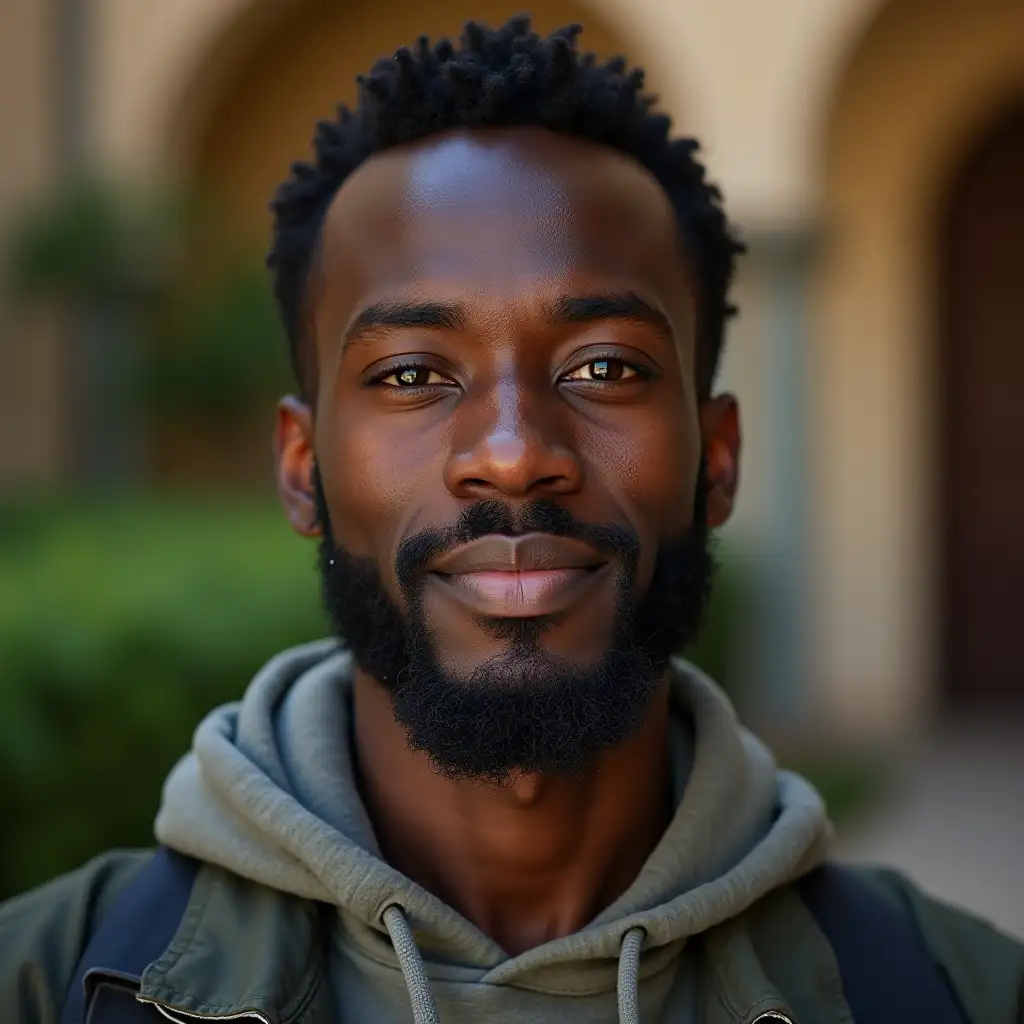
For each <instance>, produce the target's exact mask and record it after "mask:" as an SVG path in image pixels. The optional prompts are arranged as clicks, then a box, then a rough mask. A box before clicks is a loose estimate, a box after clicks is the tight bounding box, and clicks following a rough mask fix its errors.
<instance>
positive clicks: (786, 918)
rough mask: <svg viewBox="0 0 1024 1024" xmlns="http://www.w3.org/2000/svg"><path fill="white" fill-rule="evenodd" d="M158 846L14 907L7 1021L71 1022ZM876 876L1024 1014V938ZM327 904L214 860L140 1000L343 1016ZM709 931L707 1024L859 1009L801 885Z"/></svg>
mask: <svg viewBox="0 0 1024 1024" xmlns="http://www.w3.org/2000/svg"><path fill="white" fill-rule="evenodd" d="M148 856H150V854H149V853H147V852H115V853H110V854H106V855H104V856H102V857H100V858H98V859H96V860H94V861H92V862H91V863H89V864H87V865H86V866H85V867H83V868H81V869H80V870H78V871H76V872H74V873H72V874H69V875H65V876H63V877H61V878H58V879H57V880H55V881H53V882H50V883H49V884H47V885H45V886H43V887H42V888H40V889H37V890H35V891H33V892H30V893H27V894H26V895H23V896H20V897H18V898H16V899H14V900H12V901H10V902H8V903H6V904H4V905H3V906H0V1008H2V1020H3V1021H4V1024H57V1022H58V1021H59V1018H60V1013H61V1008H62V1006H63V1004H64V1000H65V997H66V994H67V990H68V987H69V985H70V982H71V978H72V975H73V973H74V971H75V968H76V965H77V963H78V961H79V959H80V957H81V955H82V953H83V950H84V948H85V945H86V943H87V942H88V940H89V938H90V936H91V935H92V933H93V932H94V930H95V929H96V927H97V925H98V922H99V921H100V920H101V919H102V917H103V915H104V913H105V912H106V911H107V910H108V909H109V908H110V906H111V905H112V903H113V901H114V900H115V899H116V897H117V894H118V893H119V892H120V891H121V890H122V889H123V887H124V886H125V885H126V884H127V883H128V882H130V881H131V879H132V878H133V877H134V875H135V873H136V872H137V871H138V870H139V869H140V868H141V866H142V865H143V864H144V863H145V861H146V859H147V857H148ZM864 875H865V878H866V880H867V881H869V883H870V884H872V885H874V886H875V887H876V888H878V890H879V891H880V892H881V893H882V894H883V895H884V896H885V897H886V898H887V899H890V900H892V901H893V903H894V905H896V906H897V907H899V908H900V909H901V911H903V912H905V913H907V914H909V915H911V916H912V918H913V919H914V920H915V922H916V924H917V926H918V928H919V929H920V932H921V934H922V935H923V936H924V939H925V942H926V944H927V947H928V949H929V951H930V952H931V954H932V956H933V958H934V959H935V961H936V962H937V963H938V964H940V965H941V966H942V967H943V968H944V969H945V971H946V972H947V975H948V977H949V979H950V980H951V982H952V985H953V987H954V989H955V991H956V993H957V995H958V996H959V999H960V1002H961V1004H962V1006H963V1008H964V1010H965V1012H966V1015H967V1017H968V1018H969V1020H970V1021H971V1022H973V1024H1024V946H1022V945H1021V944H1019V943H1018V942H1016V941H1015V940H1013V939H1011V938H1009V937H1008V936H1005V935H1003V934H1001V933H999V932H998V931H996V930H995V929H993V928H992V927H990V926H989V925H987V924H984V923H983V922H981V921H978V920H976V919H975V918H973V917H971V916H969V915H967V914H964V913H963V912H961V911H958V910H954V909H952V908H950V907H947V906H945V905H943V904H942V903H939V902H937V901H935V900H932V899H930V898H928V897H926V896H925V895H923V894H922V893H921V892H920V890H918V889H917V888H915V887H914V886H913V885H912V884H910V883H909V882H908V881H906V879H904V878H903V877H901V876H900V875H898V874H896V873H895V872H891V871H881V870H871V871H865V872H864ZM321 914H322V910H321V909H320V908H319V907H318V905H317V904H315V903H312V902H309V901H306V900H303V899H300V898H298V897H296V896H291V895H287V894H284V893H279V892H276V891H274V890H271V889H268V888H266V887H263V886H260V885H258V884H256V883H254V882H249V881H246V880H244V879H242V878H240V877H238V876H236V875H233V874H230V873H229V872H226V871H224V870H222V869H220V868H214V867H211V866H204V867H203V868H202V869H201V870H200V872H199V874H198V876H197V878H196V881H195V884H194V886H193V889H192V895H191V898H190V901H189V903H188V906H187V908H186V911H185V913H184V915H183V917H182V921H181V924H180V926H179V928H178V931H177V934H176V936H175V938H174V940H173V941H172V943H171V945H170V946H169V947H168V949H167V950H166V952H165V953H164V954H163V955H162V956H161V957H159V958H158V959H157V960H156V961H155V962H154V963H152V964H151V965H150V967H149V968H148V969H147V970H146V972H145V974H144V976H143V980H142V989H141V993H140V998H141V999H143V1000H146V1001H151V1002H153V1003H156V1004H158V1005H159V1006H160V1007H162V1008H163V1009H165V1010H166V1011H168V1012H167V1013H166V1015H167V1016H169V1017H170V1019H172V1020H180V1021H188V1020H193V1021H194V1020H195V1019H196V1017H197V1016H198V1017H201V1018H204V1019H207V1018H212V1019H222V1020H247V1019H251V1020H253V1021H256V1022H260V1021H262V1022H268V1024H330V1022H332V1021H333V1014H334V1005H335V1004H334V1001H333V999H332V994H331V992H330V984H329V982H328V981H327V971H326V965H325V952H324V942H323V935H322V933H323V928H322V924H321ZM698 941H699V943H700V948H701V952H700V956H699V959H698V963H699V968H698V976H697V984H696V988H697V992H698V1007H697V1022H698V1024H754V1022H755V1021H761V1022H764V1024H769V1022H776V1024H778V1022H780V1021H791V1022H794V1024H849V1022H850V1021H851V1020H852V1017H851V1015H850V1010H849V1007H848V1006H847V1004H846V1002H845V1000H844V998H843V992H842V984H841V982H840V976H839V969H838V965H837V962H836V959H835V956H834V954H833V952H832V949H831V947H830V946H829V944H828V942H827V941H826V940H825V937H824V936H823V934H822V933H821V931H820V930H819V928H818V926H817V924H816V922H815V920H814V918H813V917H812V916H811V914H810V913H809V912H808V911H807V910H806V908H805V907H804V905H803V903H802V901H801V900H800V898H799V897H798V896H797V894H796V892H795V891H794V890H793V888H792V887H791V886H784V887H782V888H780V889H778V890H776V891H774V892H772V893H770V894H769V895H768V896H766V897H765V898H763V899H762V900H760V901H758V902H757V903H755V904H754V905H753V906H751V907H750V908H749V909H747V910H746V911H744V912H743V913H742V914H740V915H739V916H738V917H736V918H734V919H731V920H729V921H726V922H724V923H722V924H720V925H717V926H715V927H713V928H711V929H709V930H708V931H706V932H705V933H703V934H702V935H701V936H699V937H698ZM867 1024H870V1022H867ZM908 1024H917V1022H916V1021H914V1022H909V1021H908Z"/></svg>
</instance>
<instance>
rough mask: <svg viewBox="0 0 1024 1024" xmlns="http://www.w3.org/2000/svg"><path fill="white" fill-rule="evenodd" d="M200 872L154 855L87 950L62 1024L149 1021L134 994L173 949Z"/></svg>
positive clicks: (172, 856) (182, 860) (188, 863)
mask: <svg viewBox="0 0 1024 1024" xmlns="http://www.w3.org/2000/svg"><path fill="white" fill-rule="evenodd" d="M198 869H199V864H198V862H197V861H194V860H192V859H191V858H189V857H184V856H182V855H181V854H180V853H175V852H174V851H173V850H169V849H167V848H166V847H163V846H162V847H160V848H159V849H158V850H157V851H156V853H154V854H153V856H152V858H150V860H149V862H148V863H147V864H146V866H145V867H143V868H142V870H141V871H140V872H139V873H138V874H137V875H136V876H135V878H133V879H132V880H131V882H129V883H128V885H127V886H126V887H125V889H124V891H123V892H121V893H120V894H119V895H118V897H117V899H116V900H115V901H114V905H113V906H112V907H111V908H110V910H109V911H108V912H107V913H106V914H105V915H104V917H103V920H102V921H101V922H100V925H99V927H98V928H97V929H96V932H95V933H94V934H93V937H92V939H91V940H90V941H89V944H88V945H87V946H86V948H85V952H84V953H83V954H82V959H81V960H80V961H79V962H78V967H77V968H76V970H75V975H74V977H73V978H72V980H71V986H70V988H69V989H68V995H67V999H66V1001H65V1003H64V1009H63V1011H62V1013H61V1017H60V1024H136V1022H139V1024H141V1022H144V1021H146V1022H148V1021H149V1020H150V1019H151V1018H152V1017H153V1015H154V1013H155V1011H153V1010H152V1008H147V1007H144V1006H143V1005H142V1004H140V1003H138V1002H137V1001H136V1000H135V992H136V991H138V984H139V979H140V978H141V977H142V972H143V971H144V970H145V969H146V968H147V967H148V966H149V965H150V964H151V963H152V962H153V961H154V960H156V959H157V958H158V957H159V956H160V955H161V954H162V953H163V952H164V951H165V950H166V949H167V947H168V946H169V945H170V944H171V940H172V939H173V938H174V933H175V932H176V931H177V930H178V925H179V923H180V922H181V917H182V914H184V912H185V906H186V904H187V903H188V899H189V896H190V894H191V892H192V883H193V881H195V876H196V871H197V870H198ZM97 972H101V973H97ZM86 1013H88V1018H87V1017H86ZM161 1019H162V1018H161Z"/></svg>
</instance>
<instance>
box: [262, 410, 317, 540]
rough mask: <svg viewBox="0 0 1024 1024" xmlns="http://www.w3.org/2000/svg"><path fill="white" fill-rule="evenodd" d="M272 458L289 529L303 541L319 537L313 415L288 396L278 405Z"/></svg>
mask: <svg viewBox="0 0 1024 1024" xmlns="http://www.w3.org/2000/svg"><path fill="white" fill-rule="evenodd" d="M274 456H275V460H276V462H277V491H278V494H279V495H280V497H281V504H282V505H283V506H284V510H285V512H286V513H287V515H288V521H289V522H290V523H291V525H292V529H293V530H295V532H296V533H300V534H302V536H304V537H318V536H319V535H320V533H321V528H320V524H319V522H317V513H316V498H315V495H314V491H313V464H314V455H313V415H312V413H311V411H310V409H309V406H308V405H306V403H305V402H302V401H300V400H299V399H298V398H295V397H293V396H291V395H289V396H288V397H287V398H282V399H281V401H280V402H279V403H278V405H277V425H276V427H275V429H274Z"/></svg>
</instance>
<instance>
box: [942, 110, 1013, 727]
mask: <svg viewBox="0 0 1024 1024" xmlns="http://www.w3.org/2000/svg"><path fill="white" fill-rule="evenodd" d="M939 285H940V288H939V303H940V310H941V332H940V333H941V342H942V359H941V366H942V384H941V387H942V394H941V398H942V418H941V422H942V432H943V434H944V436H943V438H942V446H941V449H940V451H941V454H942V457H943V460H942V466H941V470H942V473H941V475H942V480H943V484H942V494H941V498H942V506H941V507H942V510H943V517H944V523H943V537H942V540H943V547H944V559H943V561H944V568H945V573H944V580H943V590H944V594H943V598H944V601H943V604H944V611H945V614H944V616H943V620H944V621H943V636H942V652H941V653H942V656H943V660H942V664H943V667H944V673H945V689H946V694H947V697H948V698H949V700H950V701H951V703H953V704H954V705H955V706H957V707H961V706H964V705H970V706H972V707H978V706H981V705H1005V704H1009V703H1014V704H1017V703H1020V704H1024V102H1022V103H1021V104H1020V105H1019V106H1018V107H1017V108H1015V109H1013V110H1012V111H1010V112H1009V114H1008V115H1007V116H1004V117H1003V118H1002V119H1000V120H999V122H998V123H997V124H996V125H995V127H994V128H993V129H991V130H990V131H989V132H988V133H987V134H986V135H985V136H984V138H983V139H981V140H980V142H979V144H978V145H977V146H976V147H975V148H974V150H973V152H972V153H971V154H970V155H969V157H968V159H967V160H966V161H965V162H964V165H963V167H962V169H961V172H960V174H959V175H958V177H957V180H956V183H955V185H954V187H953V189H952V191H951V194H950V198H949V202H948V206H947V209H946V217H945V223H944V231H943V237H942V260H941V275H940V280H939Z"/></svg>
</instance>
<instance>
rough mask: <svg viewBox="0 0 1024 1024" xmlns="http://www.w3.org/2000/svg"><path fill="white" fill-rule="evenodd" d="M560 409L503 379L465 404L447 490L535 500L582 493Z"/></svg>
mask: <svg viewBox="0 0 1024 1024" xmlns="http://www.w3.org/2000/svg"><path fill="white" fill-rule="evenodd" d="M551 402H552V403H553V404H554V403H557V398H555V397H554V396H552V398H551ZM558 412H559V410H557V409H554V408H551V409H547V408H545V402H544V400H543V399H542V398H538V397H531V396H530V395H529V394H528V393H527V391H526V389H525V388H524V387H523V386H521V384H519V383H518V382H516V381H504V382H501V383H499V384H498V386H497V387H495V388H494V389H493V390H492V391H491V392H490V394H489V395H487V396H485V397H482V398H481V399H480V400H479V401H474V400H472V399H470V400H469V401H466V402H464V403H463V406H462V408H461V409H460V410H459V413H458V414H457V415H460V417H461V422H460V423H459V424H458V426H457V428H456V431H455V439H454V440H455V443H454V444H453V446H452V454H451V456H450V457H449V459H448V462H447V465H446V466H445V484H446V486H447V488H448V490H449V492H450V493H451V494H453V495H454V496H455V497H457V498H471V499H475V500H481V499H495V498H528V499H532V500H536V499H540V498H551V497H555V496H559V495H566V494H572V493H574V492H576V491H578V490H579V489H580V487H581V486H582V483H583V467H582V464H581V462H580V460H579V458H578V457H577V456H576V455H575V454H574V452H573V451H572V448H571V447H570V446H569V445H568V444H567V443H566V441H565V439H564V438H563V437H561V436H559V434H560V430H559V426H558V420H559V418H560V417H559V415H558Z"/></svg>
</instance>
